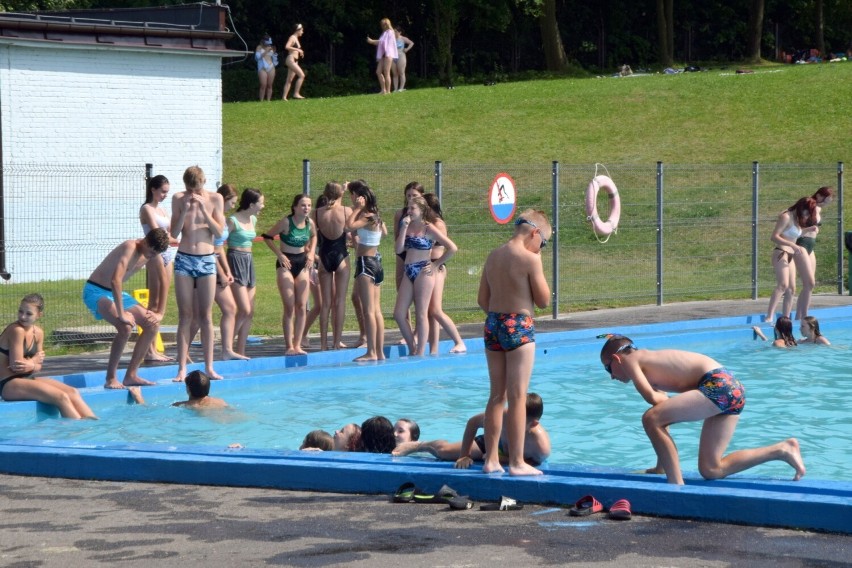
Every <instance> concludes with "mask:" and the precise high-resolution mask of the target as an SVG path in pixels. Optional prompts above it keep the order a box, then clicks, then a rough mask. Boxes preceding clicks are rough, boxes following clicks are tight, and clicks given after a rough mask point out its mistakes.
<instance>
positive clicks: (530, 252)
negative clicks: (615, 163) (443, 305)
mask: <svg viewBox="0 0 852 568" xmlns="http://www.w3.org/2000/svg"><path fill="white" fill-rule="evenodd" d="M551 232H552V229H551V227H550V222H549V221H548V220H547V217H546V216H545V214H544V212H542V211H537V210H534V209H527V210H526V211H524V212H523V213H521V215H520V217H518V218H517V219H516V220H515V232H514V234H513V235H512V237H511V238H510V239H509V241H508V242H507V243H506V244H504V245H502V246H500V247H498V248H496V249H494V250H493V251H491V253H490V254H489V255H488V258H487V259H486V260H485V266H484V267H483V269H482V278H481V279H480V282H479V294H478V297H477V303H478V304H479V307H480V308H482V310H483V311H485V312H486V313H487V314H488V315H487V317H486V319H485V329H484V336H485V337H484V339H485V358H486V361H487V362H488V378H489V381H490V384H491V392H490V394H489V396H488V404H487V405H486V407H485V424H484V427H485V464H484V465H483V466H482V471H483V472H485V473H492V472H497V471H500V472H501V471H503V467H502V466H501V465H500V451H499V446H500V436H501V434H502V429H503V422H504V420H503V412H504V406H505V405H506V402H507V400H508V403H509V404H508V406H509V409H508V411H506V420H505V426H506V430H507V436H506V438H507V439H508V441H509V473H510V474H511V475H541V471H539V470H538V469H536V468H534V467H533V466H531V465H529V464H528V463H526V462H525V461H524V433H525V429H526V424H527V416H526V414H527V413H526V401H527V389H528V388H529V384H530V378H531V376H532V369H533V363H534V362H535V324H534V322H533V315H534V313H535V312H534V310H535V306H538V307H539V308H544V307H546V306H547V305H548V304H549V303H550V287H549V286H548V285H547V278H545V276H544V268H543V266H542V262H541V250H542V249H543V248H544V247H545V245H547V241H548V239H550V236H551ZM464 457H467V456H461V458H464Z"/></svg>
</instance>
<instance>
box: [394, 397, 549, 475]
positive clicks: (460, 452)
mask: <svg viewBox="0 0 852 568" xmlns="http://www.w3.org/2000/svg"><path fill="white" fill-rule="evenodd" d="M507 414H508V413H507V411H506V409H504V410H503V420H504V421H505V420H506V417H507ZM542 414H544V401H542V399H541V397H540V396H539V395H538V394H536V393H534V392H531V393H527V404H526V415H527V423H526V428H525V430H524V461H526V462H527V463H529V464H531V465H539V464H541V463H543V462H544V460H546V459H547V458H548V457H549V456H550V436H549V435H548V433H547V430H545V429H544V426H542V425H541V422H540V420H541V416H542ZM484 425H485V413H481V414H477V415H476V416H472V417H471V418H470V420H468V421H467V427H465V430H464V438H463V439H462V441H461V442H448V441H446V440H433V441H431V442H418V441H412V442H403V443H400V444H398V445H397V446H396V449H394V451H393V455H395V456H407V455H408V454H413V453H415V452H429V453H430V454H432V455H433V456H435V457H436V458H438V459H439V460H444V461H455V462H456V465H455V467H456V468H457V469H467V468H469V467H470V466H471V464H472V463H473V462H475V461H482V460H483V459H484V456H485V437H484V436H483V435H481V434H480V435H479V436H477V435H476V433H477V431H478V430H479V429H480V428H483V427H484ZM499 447H500V449H499V458H500V462H501V463H508V462H509V456H508V448H509V440H508V436H507V435H506V429H505V428H504V429H503V434H502V435H501V437H500V442H499Z"/></svg>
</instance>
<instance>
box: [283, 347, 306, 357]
mask: <svg viewBox="0 0 852 568" xmlns="http://www.w3.org/2000/svg"><path fill="white" fill-rule="evenodd" d="M307 354H308V353H307V351H305V350H303V349H302V348H301V347H292V348H290V349H288V350H287V351H285V352H284V355H307Z"/></svg>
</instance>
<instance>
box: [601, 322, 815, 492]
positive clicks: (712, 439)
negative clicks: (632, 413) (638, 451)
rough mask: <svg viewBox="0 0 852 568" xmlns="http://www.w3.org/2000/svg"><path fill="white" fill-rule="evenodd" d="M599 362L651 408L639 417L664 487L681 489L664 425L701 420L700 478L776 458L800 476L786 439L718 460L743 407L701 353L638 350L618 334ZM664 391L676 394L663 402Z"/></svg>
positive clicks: (738, 393) (741, 394) (730, 381)
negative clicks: (665, 484)
mask: <svg viewBox="0 0 852 568" xmlns="http://www.w3.org/2000/svg"><path fill="white" fill-rule="evenodd" d="M601 363H602V364H603V366H604V369H605V370H606V372H607V373H608V374H609V375H610V377H611V378H612V379H613V380H616V381H620V382H622V383H630V382H632V383H633V386H634V387H636V390H637V391H638V392H639V394H641V395H642V398H644V399H645V400H646V401H647V402H648V404H650V405H651V408H650V409H648V410H647V411H646V412H645V414H644V415H643V416H642V425H643V426H644V427H645V433H646V434H647V435H648V438H649V439H650V440H651V444H652V445H653V446H654V451H655V452H656V453H657V464H658V466H659V468H660V469H661V470H662V471H655V472H653V473H665V474H666V479H667V480H668V482H669V483H673V484H677V485H683V484H684V482H683V474H682V473H681V469H680V460H679V458H678V453H677V447H676V446H675V443H674V440H673V439H672V437H671V434H669V428H668V427H669V425H671V424H677V423H679V422H694V421H698V420H703V421H704V425H703V426H702V429H701V439H700V442H699V446H698V471H699V472H700V473H701V476H702V477H704V478H705V479H721V478H723V477H727V476H729V475H732V474H734V473H737V472H740V471H743V470H746V469H749V468H751V467H754V466H756V465H759V464H762V463H765V462H768V461H772V460H780V461H784V462H786V463H787V464H789V465H790V467H792V468H793V469H794V470H795V472H796V473H795V475H794V477H793V481H798V480H799V479H801V478H802V476H803V475H805V464H804V462H803V461H802V454H801V450H800V449H799V441H798V440H796V439H795V438H788V439H786V440H784V441H781V442H778V443H776V444H773V445H771V446H764V447H762V448H754V449H747V450H737V451H735V452H731V453H730V454H728V455H727V456H724V455H723V454H724V452H725V450H726V449H727V447H728V444H729V443H730V441H731V438H732V437H733V435H734V430H735V429H736V427H737V422H738V421H739V418H740V413H741V412H742V410H743V407H744V406H745V402H746V397H745V388H744V387H743V385H742V384H740V382H739V381H738V380H737V379H736V378H734V376H733V375H732V374H731V373H730V372H729V371H728V370H726V369H725V368H724V367H722V365H721V364H720V363H718V362H717V361H715V360H713V359H711V358H710V357H708V356H707V355H703V354H701V353H693V352H690V351H680V350H676V349H663V350H659V351H651V350H648V349H638V348H637V347H636V346H635V345H634V344H633V341H631V340H630V339H629V338H627V337H625V336H623V335H610V336H609V338H608V339H607V341H606V343H604V346H603V348H602V349H601ZM669 392H674V393H677V395H676V396H673V397H671V398H669V396H668V394H667V393H669Z"/></svg>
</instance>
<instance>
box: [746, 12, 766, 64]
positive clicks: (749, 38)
mask: <svg viewBox="0 0 852 568" xmlns="http://www.w3.org/2000/svg"><path fill="white" fill-rule="evenodd" d="M763 11H764V0H751V10H750V11H749V14H748V29H747V30H746V59H747V60H748V61H750V62H751V63H760V42H761V40H762V39H763Z"/></svg>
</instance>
